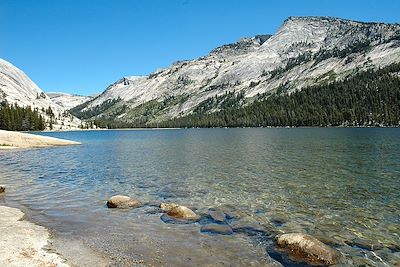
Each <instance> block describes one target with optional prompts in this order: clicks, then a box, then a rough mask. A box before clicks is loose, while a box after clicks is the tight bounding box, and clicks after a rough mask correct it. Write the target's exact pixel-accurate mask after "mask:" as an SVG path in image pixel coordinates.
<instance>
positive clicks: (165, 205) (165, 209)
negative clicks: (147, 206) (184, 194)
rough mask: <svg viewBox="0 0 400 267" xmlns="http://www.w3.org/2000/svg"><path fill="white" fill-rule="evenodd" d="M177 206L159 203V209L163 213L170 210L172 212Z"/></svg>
mask: <svg viewBox="0 0 400 267" xmlns="http://www.w3.org/2000/svg"><path fill="white" fill-rule="evenodd" d="M178 206H179V205H178V204H176V203H161V204H160V209H161V210H162V211H163V212H169V211H170V210H172V209H173V208H176V207H178Z"/></svg>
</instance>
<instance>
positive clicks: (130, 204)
mask: <svg viewBox="0 0 400 267" xmlns="http://www.w3.org/2000/svg"><path fill="white" fill-rule="evenodd" d="M141 205H142V204H141V203H140V201H139V200H136V199H132V198H130V197H128V196H122V195H117V196H113V197H111V198H110V199H109V200H108V201H107V207H109V208H138V207H140V206H141Z"/></svg>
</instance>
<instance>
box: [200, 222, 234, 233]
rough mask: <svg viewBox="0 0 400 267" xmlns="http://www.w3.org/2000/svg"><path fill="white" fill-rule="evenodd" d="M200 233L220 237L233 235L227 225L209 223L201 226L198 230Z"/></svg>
mask: <svg viewBox="0 0 400 267" xmlns="http://www.w3.org/2000/svg"><path fill="white" fill-rule="evenodd" d="M200 232H202V233H211V234H220V235H231V234H233V230H232V227H230V226H229V225H227V224H217V223H211V224H206V225H203V226H202V227H201V228H200Z"/></svg>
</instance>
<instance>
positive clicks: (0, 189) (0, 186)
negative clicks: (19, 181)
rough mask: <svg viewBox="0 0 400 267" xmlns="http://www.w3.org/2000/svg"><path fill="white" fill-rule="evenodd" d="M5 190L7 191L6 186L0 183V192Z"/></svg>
mask: <svg viewBox="0 0 400 267" xmlns="http://www.w3.org/2000/svg"><path fill="white" fill-rule="evenodd" d="M4 191H6V188H5V187H4V186H2V185H0V194H1V193H4Z"/></svg>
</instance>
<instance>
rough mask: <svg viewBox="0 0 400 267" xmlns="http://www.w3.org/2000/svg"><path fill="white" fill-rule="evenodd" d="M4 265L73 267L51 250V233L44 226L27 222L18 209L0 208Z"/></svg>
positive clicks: (1, 263) (2, 262)
mask: <svg viewBox="0 0 400 267" xmlns="http://www.w3.org/2000/svg"><path fill="white" fill-rule="evenodd" d="M0 231H1V233H2V238H1V239H0V247H1V248H7V249H4V250H2V251H3V252H2V253H0V265H1V266H60V267H67V266H70V265H69V264H68V263H67V261H66V259H64V258H63V257H62V256H61V255H60V254H58V253H57V252H55V251H54V250H53V249H52V248H51V244H52V243H51V239H50V237H51V236H50V232H49V230H48V229H46V228H45V227H43V226H40V225H37V224H35V223H32V222H29V221H27V220H25V214H24V213H23V212H22V211H21V210H20V209H17V208H11V207H7V206H4V205H0Z"/></svg>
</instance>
